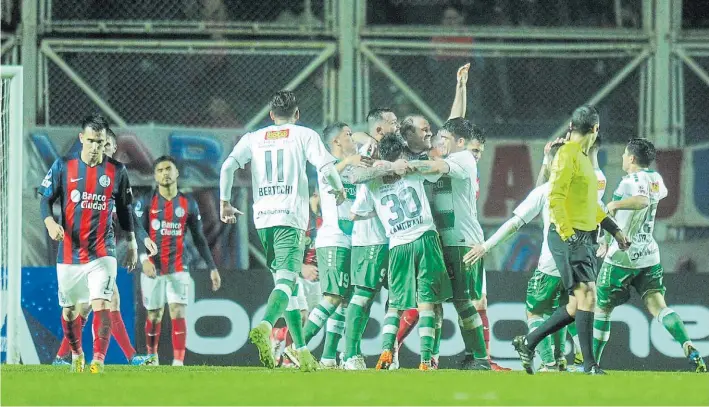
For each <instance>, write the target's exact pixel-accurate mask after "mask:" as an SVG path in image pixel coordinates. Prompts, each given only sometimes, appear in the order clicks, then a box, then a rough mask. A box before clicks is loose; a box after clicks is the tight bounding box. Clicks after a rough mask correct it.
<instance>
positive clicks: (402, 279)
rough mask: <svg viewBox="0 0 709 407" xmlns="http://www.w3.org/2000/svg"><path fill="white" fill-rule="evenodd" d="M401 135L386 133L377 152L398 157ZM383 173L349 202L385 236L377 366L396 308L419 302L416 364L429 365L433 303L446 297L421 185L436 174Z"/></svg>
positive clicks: (386, 350)
mask: <svg viewBox="0 0 709 407" xmlns="http://www.w3.org/2000/svg"><path fill="white" fill-rule="evenodd" d="M404 148H405V147H404V141H403V140H402V139H401V138H400V137H399V136H398V135H395V134H390V135H387V136H385V137H384V138H383V139H382V141H381V143H380V145H379V149H380V154H381V157H382V158H383V159H385V160H397V159H399V158H400V157H401V156H402V154H404ZM404 174H405V173H404V172H398V173H397V175H394V176H389V177H384V178H383V179H382V180H376V181H372V182H370V183H368V184H367V190H368V196H367V199H366V200H365V201H363V202H361V203H360V204H359V205H355V206H353V208H352V212H354V213H355V214H356V215H358V216H360V217H369V216H373V213H376V216H378V217H379V220H380V221H381V222H382V224H383V225H385V228H386V232H387V237H389V273H388V286H389V309H388V311H387V314H386V318H385V321H384V327H383V331H384V335H383V336H384V337H383V344H382V349H383V351H382V354H381V356H380V357H379V361H378V362H377V370H380V369H388V368H389V366H390V365H391V363H392V358H393V351H394V341H395V339H396V332H397V330H398V328H399V318H400V316H401V311H403V310H406V309H411V308H418V309H419V315H420V322H419V334H420V335H421V363H420V365H419V369H421V370H429V369H431V355H432V351H433V341H434V335H435V315H434V306H435V305H436V304H439V303H442V302H443V301H445V300H447V299H449V298H451V296H452V290H451V285H450V280H449V278H448V275H447V274H446V271H445V264H444V262H443V254H442V252H441V246H440V242H439V236H438V233H437V232H436V226H435V225H434V223H433V215H432V214H431V208H430V205H429V203H428V198H427V196H426V193H425V191H424V185H423V182H424V179H426V178H428V179H430V180H431V181H435V180H436V179H437V177H436V176H423V175H421V174H417V173H414V174H410V175H404Z"/></svg>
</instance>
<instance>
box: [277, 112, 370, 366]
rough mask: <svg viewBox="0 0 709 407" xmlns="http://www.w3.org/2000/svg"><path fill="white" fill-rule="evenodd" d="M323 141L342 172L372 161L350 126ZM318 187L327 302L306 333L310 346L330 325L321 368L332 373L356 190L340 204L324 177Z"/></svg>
mask: <svg viewBox="0 0 709 407" xmlns="http://www.w3.org/2000/svg"><path fill="white" fill-rule="evenodd" d="M323 140H324V142H325V146H326V147H327V149H328V150H329V151H330V153H331V154H332V156H334V157H335V158H336V159H337V165H336V169H337V170H338V171H340V170H342V169H344V168H345V167H347V166H348V165H358V164H360V163H362V162H363V161H362V160H365V161H368V160H369V159H368V158H367V157H362V156H360V155H358V154H357V149H356V146H355V144H354V142H353V141H352V130H350V127H349V126H348V125H347V124H346V123H342V122H337V123H333V124H331V125H329V126H327V127H325V130H323ZM318 184H319V196H320V207H321V212H322V219H323V223H322V226H321V227H320V229H318V233H317V238H316V239H315V249H316V251H317V259H318V274H319V276H320V287H321V290H322V293H323V298H322V301H320V303H319V304H318V305H317V306H316V307H315V308H314V309H313V310H312V311H311V312H310V315H309V316H308V322H306V324H305V328H304V330H303V331H304V337H305V343H306V344H307V343H308V342H310V340H311V339H312V338H313V337H314V336H315V335H317V333H318V332H320V329H321V328H322V326H323V325H324V324H325V321H327V327H326V334H325V346H324V348H323V354H322V358H321V359H320V367H323V368H326V369H329V368H335V367H337V345H338V344H339V342H340V339H341V338H342V335H343V334H344V331H345V310H346V308H347V302H348V301H349V299H350V296H351V290H350V262H351V257H350V254H351V248H352V227H353V222H352V220H350V207H351V206H352V202H354V198H355V186H354V185H351V184H344V190H345V193H346V196H345V200H344V202H337V200H336V198H335V195H334V190H333V187H332V186H330V185H329V184H328V183H327V182H326V180H325V179H324V177H322V179H320V180H319V183H318ZM290 351H291V349H288V350H286V352H287V354H288V353H289V352H290ZM289 357H291V355H290V354H289Z"/></svg>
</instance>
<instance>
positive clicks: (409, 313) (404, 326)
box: [390, 63, 470, 369]
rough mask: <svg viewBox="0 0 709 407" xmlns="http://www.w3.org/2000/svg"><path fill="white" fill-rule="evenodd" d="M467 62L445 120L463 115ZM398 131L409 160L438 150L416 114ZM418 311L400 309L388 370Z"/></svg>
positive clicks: (439, 320) (439, 324)
mask: <svg viewBox="0 0 709 407" xmlns="http://www.w3.org/2000/svg"><path fill="white" fill-rule="evenodd" d="M469 70H470V64H469V63H468V64H465V65H463V66H461V67H460V68H458V71H457V72H456V88H455V97H454V99H453V104H452V105H451V111H450V114H449V116H448V118H449V119H453V118H457V117H465V110H466V106H467V83H468V71H469ZM400 132H401V135H402V137H403V138H404V140H405V141H406V146H407V148H406V154H405V155H406V158H407V159H409V160H429V159H431V158H434V157H433V156H438V155H439V152H438V151H437V149H435V148H433V144H432V139H433V133H432V132H431V126H430V124H429V123H428V121H427V120H426V119H425V118H424V117H423V116H420V115H412V116H407V117H405V118H404V120H402V122H401V126H400ZM426 188H427V193H428V196H432V188H431V185H430V184H426ZM435 311H436V337H435V338H436V339H435V340H434V344H433V348H434V354H435V357H434V358H433V359H432V363H433V364H432V366H433V368H434V369H436V368H438V348H439V345H440V335H441V329H442V327H443V308H442V306H439V307H435ZM418 320H419V315H418V310H416V309H410V310H406V311H404V312H403V314H402V316H401V319H400V325H399V330H398V332H397V334H396V345H395V346H394V356H393V362H392V364H391V366H390V368H391V369H398V368H399V349H400V348H401V346H402V344H403V343H404V339H406V337H407V336H408V335H409V333H411V331H412V330H413V328H414V326H416V324H417V323H418Z"/></svg>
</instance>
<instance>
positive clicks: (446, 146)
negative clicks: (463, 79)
mask: <svg viewBox="0 0 709 407" xmlns="http://www.w3.org/2000/svg"><path fill="white" fill-rule="evenodd" d="M438 134H439V136H440V138H441V143H440V146H439V149H440V151H441V154H442V157H443V159H442V160H429V161H412V162H411V163H410V165H411V166H412V167H414V168H416V169H417V170H418V171H419V172H420V173H422V174H436V175H437V176H438V177H440V178H439V179H438V180H437V182H436V183H435V184H434V185H433V213H434V219H435V223H436V226H437V229H438V231H439V233H440V234H441V238H442V239H441V240H442V243H443V259H444V260H445V264H446V268H447V269H448V272H449V273H451V275H452V277H451V283H452V286H453V304H454V306H455V309H456V311H457V312H458V323H459V325H460V330H461V334H462V336H463V342H464V343H465V359H464V360H463V361H462V363H461V368H462V369H466V370H490V362H489V361H488V354H487V349H486V348H485V339H484V334H483V326H482V319H481V318H480V315H479V314H478V312H477V311H476V309H475V305H473V301H472V300H474V299H475V300H479V299H480V298H481V297H482V283H483V263H482V261H480V262H477V263H474V264H465V263H464V262H463V256H464V255H465V253H466V252H467V251H468V248H469V247H472V246H473V245H476V244H477V245H479V244H482V243H483V241H484V237H483V231H482V227H481V226H480V223H479V222H478V219H477V207H476V200H477V196H478V194H479V190H478V176H477V174H478V169H477V162H476V159H475V157H474V156H473V154H472V153H471V152H470V151H469V150H468V148H469V144H470V143H472V142H473V140H475V141H480V140H483V141H484V140H485V136H484V134H483V132H482V129H480V128H479V127H477V126H475V125H473V124H472V123H470V122H469V121H468V120H466V119H464V118H462V117H458V118H455V119H449V120H448V121H446V123H445V124H444V125H443V127H442V128H441V130H439V132H438ZM441 313H442V310H441ZM436 335H437V337H438V338H437V339H438V340H440V330H438V331H437V333H436ZM434 352H435V350H434ZM437 356H438V355H437V354H436V353H434V359H437Z"/></svg>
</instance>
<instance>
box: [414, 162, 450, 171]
mask: <svg viewBox="0 0 709 407" xmlns="http://www.w3.org/2000/svg"><path fill="white" fill-rule="evenodd" d="M409 165H410V166H411V167H412V168H413V169H415V170H416V171H418V172H420V173H422V174H448V173H449V172H450V165H449V164H448V163H447V162H446V161H445V160H416V161H410V162H409Z"/></svg>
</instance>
